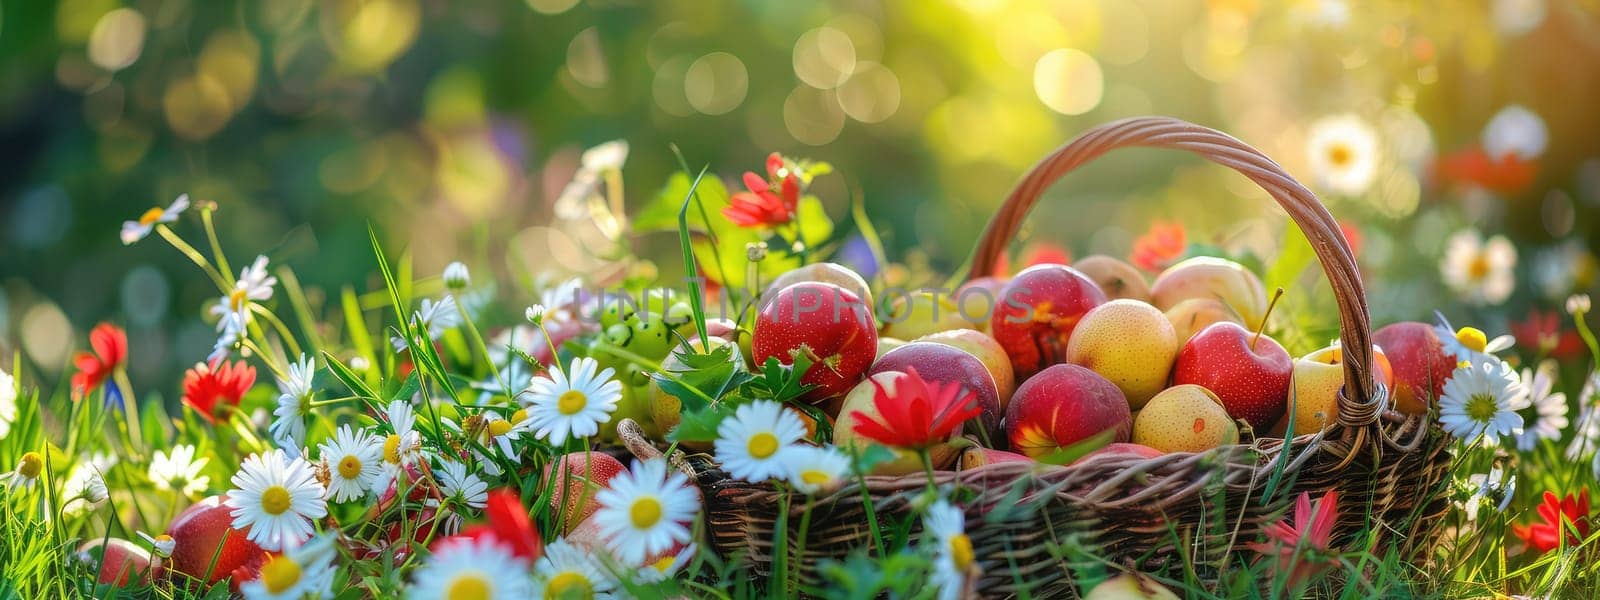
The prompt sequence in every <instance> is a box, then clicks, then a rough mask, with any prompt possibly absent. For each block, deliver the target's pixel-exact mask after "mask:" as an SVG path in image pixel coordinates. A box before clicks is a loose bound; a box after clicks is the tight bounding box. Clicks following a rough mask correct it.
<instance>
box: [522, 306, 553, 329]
mask: <svg viewBox="0 0 1600 600" xmlns="http://www.w3.org/2000/svg"><path fill="white" fill-rule="evenodd" d="M547 310H548V309H546V308H545V307H544V305H543V304H535V305H533V306H529V307H528V308H527V310H524V311H522V318H524V319H527V320H528V322H529V323H532V324H533V325H534V326H535V327H538V326H539V325H540V324H542V323H544V313H545V312H546V311H547Z"/></svg>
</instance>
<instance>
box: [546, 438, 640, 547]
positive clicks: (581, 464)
mask: <svg viewBox="0 0 1600 600" xmlns="http://www.w3.org/2000/svg"><path fill="white" fill-rule="evenodd" d="M551 471H554V472H555V474H554V475H551ZM624 471H627V468H626V467H623V466H622V462H621V461H618V460H617V459H616V458H613V457H612V456H611V455H610V454H606V453H604V452H569V453H567V454H563V455H561V457H560V458H557V459H556V460H555V461H554V462H552V463H551V464H548V465H545V467H544V473H543V474H542V475H540V480H539V489H541V490H542V489H545V488H547V487H548V488H550V490H551V496H550V505H551V506H560V507H562V510H561V514H560V515H558V516H557V518H559V519H561V521H560V522H561V524H562V530H561V532H562V533H563V534H569V533H572V531H573V530H574V529H577V528H578V524H579V523H581V522H583V520H584V519H587V518H589V515H592V514H594V512H595V511H597V510H599V509H600V503H599V502H597V501H596V500H595V496H596V495H597V494H599V493H600V490H602V489H605V488H606V487H607V486H608V485H610V483H611V479H612V478H613V477H616V476H617V475H619V474H621V473H623V472H624Z"/></svg>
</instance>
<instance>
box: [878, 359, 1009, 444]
mask: <svg viewBox="0 0 1600 600" xmlns="http://www.w3.org/2000/svg"><path fill="white" fill-rule="evenodd" d="M908 369H916V371H917V374H918V375H921V376H922V378H923V379H926V380H928V381H945V382H953V383H959V384H961V385H963V386H965V387H966V388H967V389H969V390H972V391H973V393H975V394H977V397H978V405H979V406H981V407H982V408H983V414H982V415H980V416H979V417H978V418H977V419H975V421H976V423H977V425H978V427H979V428H980V429H981V433H979V436H980V437H982V436H985V435H986V436H988V439H998V436H999V435H1000V433H1001V432H1000V417H1001V416H1003V415H1004V414H1005V412H1004V411H1002V410H1001V408H1000V391H999V389H998V388H997V387H996V386H995V383H994V377H993V376H992V375H990V374H989V369H988V368H986V367H984V366H983V361H981V360H978V357H976V356H973V355H972V354H971V353H968V352H967V351H965V350H962V349H959V348H956V347H954V346H950V345H947V344H940V343H936V342H911V343H909V344H906V345H904V346H901V347H899V348H895V349H894V350H890V351H889V352H888V353H886V354H884V355H883V358H879V359H878V361H877V362H875V363H872V368H871V369H870V370H868V371H867V373H868V374H877V373H884V372H888V371H901V372H904V371H906V370H908ZM968 431H969V432H972V431H973V430H971V429H969V430H968ZM974 433H978V432H974Z"/></svg>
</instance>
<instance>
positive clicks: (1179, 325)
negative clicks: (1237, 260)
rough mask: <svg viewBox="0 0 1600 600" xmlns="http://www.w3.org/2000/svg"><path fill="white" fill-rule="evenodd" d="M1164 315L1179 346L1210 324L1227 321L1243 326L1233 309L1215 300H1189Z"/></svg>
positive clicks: (1242, 321) (1176, 305) (1168, 310)
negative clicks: (1175, 335)
mask: <svg viewBox="0 0 1600 600" xmlns="http://www.w3.org/2000/svg"><path fill="white" fill-rule="evenodd" d="M1166 315H1167V321H1168V322H1170V323H1172V331H1173V333H1175V334H1177V338H1178V345H1180V346H1181V345H1183V344H1184V343H1185V342H1188V341H1189V338H1191V337H1194V334H1196V333H1200V330H1201V329H1205V328H1206V327H1209V326H1210V325H1211V324H1212V323H1222V322H1224V321H1227V322H1233V323H1238V324H1240V325H1243V324H1244V320H1243V319H1240V318H1239V315H1237V314H1234V312H1233V309H1231V308H1228V305H1226V304H1223V303H1222V301H1221V300H1217V299H1216V298H1189V299H1187V300H1184V301H1182V302H1179V303H1177V304H1175V305H1173V307H1172V308H1169V309H1167V311H1166Z"/></svg>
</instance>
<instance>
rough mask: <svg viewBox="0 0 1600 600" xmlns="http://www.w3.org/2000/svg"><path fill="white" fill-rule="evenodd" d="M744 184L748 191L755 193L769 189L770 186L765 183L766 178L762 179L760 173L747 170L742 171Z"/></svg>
mask: <svg viewBox="0 0 1600 600" xmlns="http://www.w3.org/2000/svg"><path fill="white" fill-rule="evenodd" d="M744 186H745V187H747V188H750V191H752V192H755V193H757V194H759V193H761V192H765V191H767V190H769V189H771V187H770V186H768V185H767V180H765V179H762V178H761V176H760V175H757V174H755V173H751V172H749V171H745V173H744Z"/></svg>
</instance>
